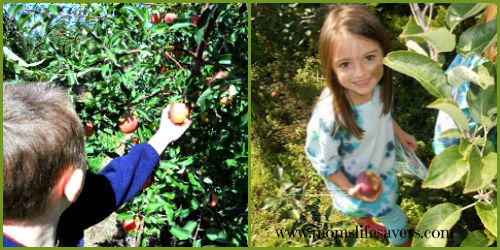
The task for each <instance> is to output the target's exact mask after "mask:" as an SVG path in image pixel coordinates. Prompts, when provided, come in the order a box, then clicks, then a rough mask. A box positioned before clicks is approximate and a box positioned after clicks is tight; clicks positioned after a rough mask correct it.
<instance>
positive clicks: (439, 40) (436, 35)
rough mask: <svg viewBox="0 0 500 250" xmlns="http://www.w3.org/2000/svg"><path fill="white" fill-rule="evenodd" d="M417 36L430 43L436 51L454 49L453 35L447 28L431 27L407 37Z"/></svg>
mask: <svg viewBox="0 0 500 250" xmlns="http://www.w3.org/2000/svg"><path fill="white" fill-rule="evenodd" d="M415 37H419V38H422V39H424V40H425V41H426V42H428V43H429V44H431V45H432V46H433V47H434V48H435V49H436V52H438V53H440V52H450V51H453V50H454V49H455V35H454V34H452V33H451V32H450V31H449V30H448V29H447V28H444V27H441V28H431V29H429V30H428V31H426V32H423V33H419V34H414V35H408V36H407V38H415Z"/></svg>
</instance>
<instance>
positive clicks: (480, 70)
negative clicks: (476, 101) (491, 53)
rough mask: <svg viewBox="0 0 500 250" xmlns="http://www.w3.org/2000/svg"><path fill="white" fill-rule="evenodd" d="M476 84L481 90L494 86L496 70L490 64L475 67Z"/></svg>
mask: <svg viewBox="0 0 500 250" xmlns="http://www.w3.org/2000/svg"><path fill="white" fill-rule="evenodd" d="M476 69H477V74H478V77H479V80H478V82H474V83H475V84H477V85H479V87H481V88H482V89H486V88H488V87H489V86H491V85H493V84H495V75H496V68H495V65H494V64H493V63H492V62H485V63H483V64H480V65H478V66H477V68H476Z"/></svg>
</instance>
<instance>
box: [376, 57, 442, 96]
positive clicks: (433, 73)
mask: <svg viewBox="0 0 500 250" xmlns="http://www.w3.org/2000/svg"><path fill="white" fill-rule="evenodd" d="M384 64H385V65H387V66H388V67H390V68H392V69H393V70H396V71H398V72H401V73H403V74H405V75H408V76H411V77H413V78H415V79H416V80H417V81H418V82H419V83H420V84H421V85H422V86H423V87H424V88H425V89H426V90H427V92H429V94H431V95H433V96H435V97H448V96H449V95H450V90H451V89H450V86H449V85H448V83H447V80H446V75H445V74H444V71H443V69H441V67H440V66H439V64H438V63H436V62H435V61H433V60H431V59H430V58H428V57H426V56H423V55H420V54H418V53H415V52H411V51H394V52H391V53H389V54H387V56H386V57H385V58H384Z"/></svg>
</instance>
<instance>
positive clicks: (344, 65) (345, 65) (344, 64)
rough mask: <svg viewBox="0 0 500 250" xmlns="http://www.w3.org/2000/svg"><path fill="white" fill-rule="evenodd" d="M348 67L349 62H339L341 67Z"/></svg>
mask: <svg viewBox="0 0 500 250" xmlns="http://www.w3.org/2000/svg"><path fill="white" fill-rule="evenodd" d="M347 67H349V63H348V62H343V63H341V64H339V68H341V69H345V68H347Z"/></svg>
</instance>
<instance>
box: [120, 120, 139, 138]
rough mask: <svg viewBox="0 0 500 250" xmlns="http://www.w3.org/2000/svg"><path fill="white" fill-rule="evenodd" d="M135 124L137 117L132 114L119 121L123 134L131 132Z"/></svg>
mask: <svg viewBox="0 0 500 250" xmlns="http://www.w3.org/2000/svg"><path fill="white" fill-rule="evenodd" d="M137 124H138V121H137V118H135V117H133V116H131V117H127V118H125V120H123V121H121V122H120V130H121V131H122V132H123V133H125V134H129V133H132V132H134V131H135V130H136V129H137Z"/></svg>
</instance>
